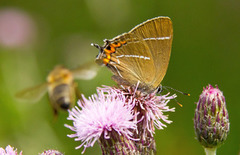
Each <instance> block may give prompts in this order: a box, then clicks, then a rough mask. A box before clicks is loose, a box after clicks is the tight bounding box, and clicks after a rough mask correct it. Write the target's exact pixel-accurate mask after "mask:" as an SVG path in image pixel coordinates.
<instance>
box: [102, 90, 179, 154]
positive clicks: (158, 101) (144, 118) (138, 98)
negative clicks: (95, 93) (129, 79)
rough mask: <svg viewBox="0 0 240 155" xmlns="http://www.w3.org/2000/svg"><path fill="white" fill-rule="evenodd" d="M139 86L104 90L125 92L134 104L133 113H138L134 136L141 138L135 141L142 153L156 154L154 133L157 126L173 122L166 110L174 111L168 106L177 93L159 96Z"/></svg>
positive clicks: (160, 126) (117, 92) (159, 127)
mask: <svg viewBox="0 0 240 155" xmlns="http://www.w3.org/2000/svg"><path fill="white" fill-rule="evenodd" d="M137 88H138V86H137V87H133V86H132V87H125V88H111V87H105V89H103V90H104V91H106V92H108V91H109V89H111V90H112V92H114V93H113V94H116V95H117V94H124V95H125V97H126V98H127V100H128V101H129V103H128V104H130V105H132V107H133V110H132V111H133V113H134V114H138V115H137V117H135V119H136V121H137V122H138V123H137V130H136V131H135V132H134V138H136V139H139V141H135V145H136V147H137V149H138V151H139V153H140V154H154V152H155V151H156V146H155V140H154V137H153V134H154V132H155V128H154V127H156V128H157V129H163V127H166V125H165V124H164V123H168V124H169V123H171V122H172V121H170V120H168V115H166V114H165V112H169V111H171V112H173V111H174V108H169V106H167V104H168V102H169V101H170V100H171V99H174V98H175V97H176V95H172V96H168V95H169V93H168V94H166V95H160V96H157V95H156V94H155V92H154V93H151V94H146V93H143V92H141V91H138V90H137Z"/></svg>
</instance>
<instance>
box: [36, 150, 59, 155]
mask: <svg viewBox="0 0 240 155" xmlns="http://www.w3.org/2000/svg"><path fill="white" fill-rule="evenodd" d="M39 155H63V153H61V152H59V151H57V150H46V151H44V152H43V153H41V154H39Z"/></svg>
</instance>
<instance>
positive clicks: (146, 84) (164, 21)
mask: <svg viewBox="0 0 240 155" xmlns="http://www.w3.org/2000/svg"><path fill="white" fill-rule="evenodd" d="M172 34H173V31H172V22H171V20H170V19H169V18H168V17H156V18H153V19H150V20H148V21H146V22H144V23H142V24H139V25H138V26H136V27H134V28H133V29H132V30H131V31H129V32H128V33H124V34H122V35H119V36H117V37H115V38H113V39H111V40H106V41H105V45H104V46H103V47H100V46H98V45H96V44H95V45H94V46H96V47H97V48H99V49H100V53H99V55H98V56H97V58H96V62H97V63H99V64H103V63H104V64H105V65H107V66H108V67H109V68H110V70H111V71H112V72H113V73H114V75H115V77H116V76H117V77H118V78H122V79H124V80H126V81H128V82H129V85H135V84H137V83H138V82H140V85H139V88H141V89H143V90H144V91H153V90H155V89H156V88H157V87H158V86H159V85H160V83H161V81H162V79H163V77H164V76H165V74H166V71H167V67H168V63H169V59H170V53H171V45H172Z"/></svg>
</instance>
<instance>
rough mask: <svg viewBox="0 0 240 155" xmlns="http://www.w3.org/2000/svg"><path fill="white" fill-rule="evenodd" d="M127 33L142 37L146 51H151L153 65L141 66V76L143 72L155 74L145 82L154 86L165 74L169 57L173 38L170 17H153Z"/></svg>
mask: <svg viewBox="0 0 240 155" xmlns="http://www.w3.org/2000/svg"><path fill="white" fill-rule="evenodd" d="M129 33H133V34H135V35H137V36H138V37H139V38H142V39H143V40H144V42H145V43H146V44H147V46H148V48H149V50H150V51H148V52H151V55H152V58H153V59H152V60H153V62H154V66H152V67H151V68H148V67H143V68H142V73H143V74H144V75H142V76H147V75H145V74H149V72H150V73H151V74H153V75H155V76H154V79H153V80H152V81H147V82H149V83H147V84H148V85H150V86H153V88H156V87H157V86H158V85H159V84H160V83H161V81H162V79H163V77H164V76H165V74H166V71H167V68H168V63H169V59H170V54H171V47H172V38H173V28H172V22H171V19H170V18H168V17H157V18H153V19H150V20H148V21H146V22H144V23H142V24H140V25H138V26H136V27H135V28H133V29H132V30H131V31H130V32H129ZM154 73H155V74H154Z"/></svg>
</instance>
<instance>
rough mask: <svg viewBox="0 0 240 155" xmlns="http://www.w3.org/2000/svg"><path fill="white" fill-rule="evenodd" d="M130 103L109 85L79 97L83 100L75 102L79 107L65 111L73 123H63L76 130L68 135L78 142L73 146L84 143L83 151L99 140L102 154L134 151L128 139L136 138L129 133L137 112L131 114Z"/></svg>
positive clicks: (134, 124) (133, 129)
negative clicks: (78, 142) (89, 95)
mask: <svg viewBox="0 0 240 155" xmlns="http://www.w3.org/2000/svg"><path fill="white" fill-rule="evenodd" d="M131 102H132V101H131V100H129V99H127V98H126V97H125V95H124V94H123V93H117V92H115V90H114V89H111V88H110V87H109V89H108V90H107V91H106V89H104V88H98V89H97V94H94V95H92V96H91V97H89V98H88V99H86V98H85V97H84V96H83V100H82V101H78V105H79V107H80V108H81V110H80V109H79V108H78V107H77V106H75V107H74V108H73V109H72V110H69V117H68V120H72V121H73V126H69V125H65V126H66V127H68V128H69V129H71V130H72V131H74V132H76V133H74V134H70V135H68V137H70V138H75V140H76V141H81V142H82V144H81V145H80V146H78V147H76V149H79V148H81V147H82V146H84V150H83V152H82V153H84V151H85V149H86V148H87V147H90V146H91V147H92V146H93V145H94V143H95V142H96V141H97V140H99V142H100V145H101V148H102V151H103V153H105V154H111V153H113V154H115V153H119V152H121V153H125V154H128V153H129V151H131V152H134V151H135V145H134V144H133V143H132V140H136V139H133V138H132V136H133V131H135V130H136V129H137V125H136V124H137V122H136V121H135V120H134V118H135V117H136V115H137V114H135V115H133V113H132V109H133V106H132V104H130V103H131ZM115 142H116V143H115ZM109 145H111V146H109ZM126 147H127V149H126ZM126 150H127V152H125V151H126Z"/></svg>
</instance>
